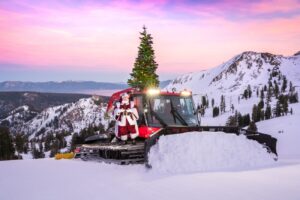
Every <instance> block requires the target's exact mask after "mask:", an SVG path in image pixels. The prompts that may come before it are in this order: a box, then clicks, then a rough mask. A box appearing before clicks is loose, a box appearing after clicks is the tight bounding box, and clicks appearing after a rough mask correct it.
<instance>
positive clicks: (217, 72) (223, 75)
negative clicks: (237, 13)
mask: <svg viewBox="0 0 300 200" xmlns="http://www.w3.org/2000/svg"><path fill="white" fill-rule="evenodd" d="M277 70H280V71H281V72H282V73H283V75H286V76H287V78H288V80H290V81H292V82H293V83H294V84H295V85H298V86H300V55H298V56H291V57H283V56H278V55H273V54H270V53H256V52H244V53H242V54H240V55H237V56H235V57H234V58H232V59H231V60H229V61H227V62H226V63H224V64H222V65H220V66H218V67H216V68H213V69H211V70H207V71H201V72H197V73H190V74H185V75H182V76H179V77H177V78H176V79H174V80H173V81H172V82H171V83H170V84H169V85H168V86H166V88H165V89H167V90H170V91H171V90H172V88H176V89H177V90H183V89H190V90H192V91H193V92H194V93H195V94H203V95H206V94H207V95H208V96H217V95H220V94H231V95H239V94H242V93H243V91H244V89H246V88H247V86H248V85H249V84H250V85H253V86H255V87H254V88H253V89H255V88H256V87H259V86H263V85H265V84H267V83H268V79H269V75H270V73H271V72H272V71H277Z"/></svg>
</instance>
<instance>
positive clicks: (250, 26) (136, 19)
mask: <svg viewBox="0 0 300 200" xmlns="http://www.w3.org/2000/svg"><path fill="white" fill-rule="evenodd" d="M143 25H146V27H147V28H148V29H147V30H148V32H149V33H151V34H152V36H153V41H154V49H155V54H156V61H157V63H158V64H159V69H158V74H159V75H160V78H161V80H166V79H170V78H174V77H175V76H176V75H179V74H183V73H188V72H193V71H200V70H203V69H208V68H212V67H215V66H217V65H219V64H222V63H223V62H226V61H227V60H229V59H230V58H232V57H233V56H235V55H236V54H239V53H241V52H243V51H258V52H266V51H267V52H270V53H274V54H282V55H286V56H288V55H293V54H294V53H296V52H297V51H300V1H299V0H274V1H273V0H266V1H265V0H262V1H260V0H254V1H251V2H250V1H235V0H223V1H217V0H204V1H200V0H199V1H193V0H187V1H184V0H175V1H171V0H159V1H147V0H145V1H140V0H131V1H130V0H124V1H108V0H102V1H101V0H99V1H96V0H94V1H92V0H90V1H89V0H87V1H84V0H49V1H40V0H19V1H17V0H12V1H9V0H7V1H6V0H5V1H4V0H0V81H6V80H15V81H17V80H20V81H63V80H94V81H109V82H125V81H126V80H127V78H128V77H129V73H130V71H131V68H132V66H133V63H134V60H135V57H136V55H137V47H138V45H139V32H140V31H142V27H143Z"/></svg>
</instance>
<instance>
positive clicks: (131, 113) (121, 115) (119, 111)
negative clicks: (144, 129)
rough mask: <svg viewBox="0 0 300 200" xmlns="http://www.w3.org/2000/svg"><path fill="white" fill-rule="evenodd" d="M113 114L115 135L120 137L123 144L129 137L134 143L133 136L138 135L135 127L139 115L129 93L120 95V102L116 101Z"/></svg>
mask: <svg viewBox="0 0 300 200" xmlns="http://www.w3.org/2000/svg"><path fill="white" fill-rule="evenodd" d="M113 114H114V118H115V119H116V127H115V135H116V137H117V138H118V139H121V141H122V143H123V144H126V143H127V140H128V138H131V139H132V144H135V138H137V136H138V135H139V133H138V128H137V120H138V118H139V115H138V112H137V109H136V108H135V107H134V102H133V101H130V100H129V94H127V93H124V94H122V95H121V99H120V102H117V103H116V108H115V110H114V112H113Z"/></svg>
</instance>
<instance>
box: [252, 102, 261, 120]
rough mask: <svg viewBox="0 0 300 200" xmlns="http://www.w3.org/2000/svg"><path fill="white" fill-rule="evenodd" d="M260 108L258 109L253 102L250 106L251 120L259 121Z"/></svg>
mask: <svg viewBox="0 0 300 200" xmlns="http://www.w3.org/2000/svg"><path fill="white" fill-rule="evenodd" d="M259 112H260V110H259V109H258V107H257V105H256V104H254V105H253V108H252V121H254V122H258V121H259V114H258V113H259Z"/></svg>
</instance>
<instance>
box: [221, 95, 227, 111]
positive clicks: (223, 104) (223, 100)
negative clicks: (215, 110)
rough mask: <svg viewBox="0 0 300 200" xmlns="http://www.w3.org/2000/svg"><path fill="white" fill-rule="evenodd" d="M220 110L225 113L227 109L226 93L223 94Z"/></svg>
mask: <svg viewBox="0 0 300 200" xmlns="http://www.w3.org/2000/svg"><path fill="white" fill-rule="evenodd" d="M220 110H221V113H224V112H225V110H226V103H225V97H224V95H221V103H220Z"/></svg>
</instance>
